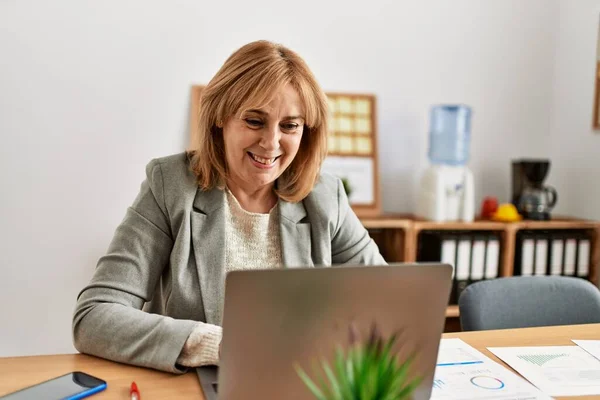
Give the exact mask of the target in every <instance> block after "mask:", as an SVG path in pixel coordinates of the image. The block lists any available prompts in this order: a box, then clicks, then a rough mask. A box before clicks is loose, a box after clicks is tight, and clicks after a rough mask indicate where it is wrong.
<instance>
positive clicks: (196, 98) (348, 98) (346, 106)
mask: <svg viewBox="0 0 600 400" xmlns="http://www.w3.org/2000/svg"><path fill="white" fill-rule="evenodd" d="M203 87H204V86H202V85H194V86H192V90H191V99H190V107H191V109H190V147H191V148H194V147H196V143H194V138H195V137H196V135H194V134H193V133H194V132H195V130H196V129H198V109H199V106H200V96H201V95H202V89H203ZM326 95H327V98H328V101H329V108H330V120H329V136H328V153H327V157H326V158H325V160H324V162H323V166H322V171H324V172H328V173H330V174H332V175H334V176H337V177H339V178H340V179H341V180H342V182H343V183H344V188H345V190H346V193H347V194H348V200H349V202H350V205H351V207H352V209H353V210H354V212H355V213H356V214H357V215H358V216H359V217H368V216H376V215H379V214H380V213H381V197H380V192H379V169H378V157H377V118H376V117H377V116H376V98H375V96H373V95H369V94H350V93H346V94H344V93H326Z"/></svg>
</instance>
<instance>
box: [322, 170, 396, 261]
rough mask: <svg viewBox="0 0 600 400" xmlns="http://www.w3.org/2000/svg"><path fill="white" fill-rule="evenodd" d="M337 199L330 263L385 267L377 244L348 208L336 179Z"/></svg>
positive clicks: (340, 183) (340, 185)
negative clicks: (335, 223)
mask: <svg viewBox="0 0 600 400" xmlns="http://www.w3.org/2000/svg"><path fill="white" fill-rule="evenodd" d="M337 198H338V202H337V205H338V209H337V212H338V214H337V228H336V229H335V230H334V232H333V237H332V240H331V253H332V254H331V261H332V263H333V264H364V265H387V263H386V261H385V260H384V259H383V257H382V255H381V254H380V252H379V248H378V247H377V244H375V242H374V241H373V239H372V238H371V237H370V236H369V233H368V232H367V230H366V229H365V227H364V226H363V224H362V223H361V222H360V220H359V219H358V217H357V216H356V214H355V213H354V211H353V210H352V208H351V207H350V203H349V201H348V196H347V195H346V191H345V190H344V186H343V184H342V181H341V180H339V179H337Z"/></svg>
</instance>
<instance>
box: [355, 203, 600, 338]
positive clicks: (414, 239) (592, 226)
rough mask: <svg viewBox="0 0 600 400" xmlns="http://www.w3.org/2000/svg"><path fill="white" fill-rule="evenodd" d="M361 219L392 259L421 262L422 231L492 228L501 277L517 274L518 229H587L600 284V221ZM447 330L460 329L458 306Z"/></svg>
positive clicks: (593, 274)
mask: <svg viewBox="0 0 600 400" xmlns="http://www.w3.org/2000/svg"><path fill="white" fill-rule="evenodd" d="M360 220H361V222H362V224H363V225H364V227H365V228H367V229H369V231H370V235H371V237H372V238H373V240H375V242H376V243H377V245H378V246H379V249H380V251H381V254H382V255H383V256H384V258H385V259H386V260H387V261H388V262H394V263H398V262H399V263H402V262H405V263H409V262H416V261H417V250H418V247H419V246H418V245H419V237H420V235H419V234H420V233H421V232H422V231H488V232H494V234H496V235H497V236H498V238H499V240H500V243H501V250H500V265H499V274H498V276H499V277H507V276H512V275H513V274H514V259H515V250H516V249H515V247H516V243H517V237H518V235H517V234H518V232H520V231H523V230H540V231H545V230H548V231H549V230H582V231H583V230H585V231H587V232H588V234H589V235H590V236H589V237H590V238H591V242H592V243H591V244H592V246H591V249H590V250H591V254H590V270H589V278H588V279H589V280H590V281H591V282H592V283H594V284H595V285H598V280H599V278H600V274H599V272H600V222H597V221H590V220H584V219H577V218H569V217H563V216H553V219H552V220H550V221H530V220H524V221H518V222H499V221H490V220H482V219H478V220H475V221H473V222H468V223H465V222H435V221H428V220H424V219H422V218H417V217H415V216H414V215H410V214H383V215H377V216H368V217H367V216H363V217H360ZM446 329H450V330H455V329H460V323H459V310H458V305H449V306H448V308H447V309H446Z"/></svg>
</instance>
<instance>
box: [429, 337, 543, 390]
mask: <svg viewBox="0 0 600 400" xmlns="http://www.w3.org/2000/svg"><path fill="white" fill-rule="evenodd" d="M431 399H432V400H462V399H464V400H467V399H469V400H471V399H482V400H485V399H490V400H492V399H493V400H542V399H543V400H548V399H551V397H549V396H548V395H546V394H544V393H542V392H541V391H540V390H539V389H537V388H536V387H534V386H533V385H531V384H530V383H529V382H527V381H526V380H524V379H523V378H521V377H520V376H518V375H516V374H515V373H513V372H512V371H509V370H508V369H507V368H505V367H503V366H502V365H500V364H498V363H497V362H495V361H493V360H492V359H490V358H489V357H487V356H485V355H484V354H483V353H481V352H480V351H478V350H476V349H475V348H473V347H471V346H469V345H468V344H467V343H465V342H463V341H462V340H460V339H442V340H441V342H440V349H439V353H438V360H437V366H436V368H435V378H434V381H433V390H432V393H431Z"/></svg>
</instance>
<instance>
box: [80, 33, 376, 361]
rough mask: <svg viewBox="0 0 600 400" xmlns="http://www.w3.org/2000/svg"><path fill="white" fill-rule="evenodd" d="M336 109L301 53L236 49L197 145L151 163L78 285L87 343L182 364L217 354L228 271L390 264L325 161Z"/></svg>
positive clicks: (209, 96) (105, 352)
mask: <svg viewBox="0 0 600 400" xmlns="http://www.w3.org/2000/svg"><path fill="white" fill-rule="evenodd" d="M327 110H328V105H327V99H326V96H325V95H324V93H323V91H322V90H321V89H320V88H319V85H318V84H317V82H316V80H315V78H314V77H313V75H312V73H311V72H310V70H309V69H308V67H307V66H306V64H305V63H304V61H303V60H302V59H301V58H300V57H299V56H298V55H297V54H296V53H294V52H292V51H290V50H289V49H287V48H285V47H282V46H280V45H276V44H272V43H269V42H266V41H259V42H254V43H250V44H248V45H246V46H244V47H242V48H240V49H239V50H238V51H236V52H235V53H234V54H232V55H231V56H230V57H229V59H228V60H227V61H226V62H225V64H224V65H223V66H222V67H221V69H220V70H219V71H218V72H217V74H216V75H215V77H214V78H213V79H212V80H211V81H210V83H209V84H208V85H207V86H206V88H205V89H204V91H203V94H202V97H201V101H200V110H199V121H200V122H199V124H200V126H199V129H198V138H196V139H197V140H196V143H198V148H196V149H193V151H190V152H188V153H186V154H178V155H174V156H169V157H165V158H161V159H155V160H152V161H151V162H150V163H149V164H148V166H147V167H146V174H147V178H146V179H145V180H144V182H143V183H142V186H141V189H140V192H139V194H138V196H137V198H136V199H135V201H134V202H133V205H132V206H131V207H130V208H129V209H128V210H127V213H126V215H125V218H124V219H123V221H122V222H121V224H120V225H119V226H118V228H117V230H116V232H115V235H114V238H113V240H112V242H111V244H110V247H109V249H108V251H107V254H106V255H105V256H103V257H102V258H101V259H100V260H99V262H98V266H97V268H96V271H95V273H94V276H93V278H92V280H91V282H90V283H89V285H88V286H87V287H86V288H84V289H83V291H82V292H81V293H80V295H79V297H78V300H77V306H76V310H75V314H74V318H73V333H74V343H75V347H76V348H77V349H78V350H79V351H80V352H82V353H88V354H92V355H96V356H100V357H104V358H107V359H111V360H115V361H119V362H124V363H129V364H134V365H139V366H144V367H151V368H155V369H159V370H164V371H170V372H175V373H181V372H184V371H185V369H186V367H195V366H201V365H207V364H216V363H218V356H219V345H220V341H221V333H222V332H221V327H220V326H219V325H220V324H221V317H222V310H223V298H224V282H225V276H226V273H227V272H228V271H231V270H234V269H253V268H262V269H264V268H280V267H282V266H284V267H295V266H296V267H304V266H325V265H331V264H332V263H333V264H341V263H362V264H385V261H384V260H383V258H382V257H381V255H380V254H379V250H378V248H377V246H376V245H375V243H374V242H373V241H372V240H371V238H370V237H369V235H368V233H367V231H366V230H365V229H364V227H363V226H362V225H361V223H360V221H359V220H358V218H357V217H356V215H355V214H354V213H353V212H352V210H351V208H350V206H349V204H348V199H347V197H346V195H345V192H344V189H343V186H342V183H341V181H340V180H339V179H336V178H333V177H331V176H329V175H325V174H323V175H320V174H319V169H320V166H321V162H322V161H323V158H324V156H325V153H326V133H327V118H328V113H327ZM249 311H251V310H249Z"/></svg>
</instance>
